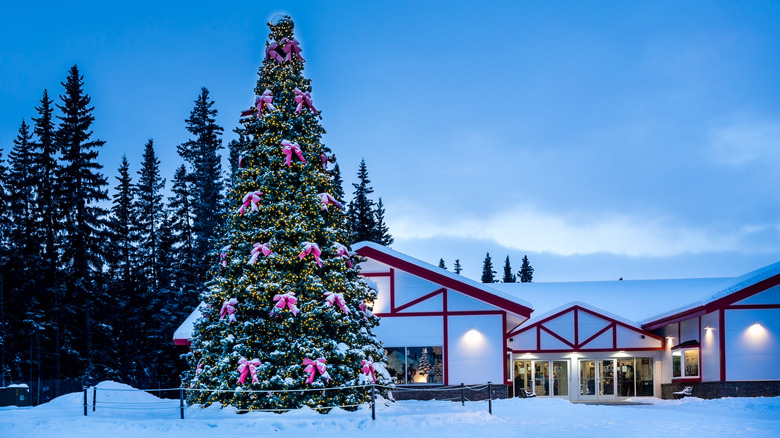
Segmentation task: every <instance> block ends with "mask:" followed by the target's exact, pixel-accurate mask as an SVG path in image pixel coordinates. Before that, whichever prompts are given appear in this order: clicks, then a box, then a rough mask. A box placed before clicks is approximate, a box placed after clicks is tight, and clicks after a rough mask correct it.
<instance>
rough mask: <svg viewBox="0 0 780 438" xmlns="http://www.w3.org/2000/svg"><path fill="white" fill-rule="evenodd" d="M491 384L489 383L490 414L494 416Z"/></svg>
mask: <svg viewBox="0 0 780 438" xmlns="http://www.w3.org/2000/svg"><path fill="white" fill-rule="evenodd" d="M491 389H492V388H491V387H490V382H488V413H489V414H490V415H493V391H491Z"/></svg>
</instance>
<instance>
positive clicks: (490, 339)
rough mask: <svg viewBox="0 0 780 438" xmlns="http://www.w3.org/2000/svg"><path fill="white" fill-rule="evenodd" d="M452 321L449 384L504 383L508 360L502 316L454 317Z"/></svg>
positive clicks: (449, 327)
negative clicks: (505, 352) (505, 364)
mask: <svg viewBox="0 0 780 438" xmlns="http://www.w3.org/2000/svg"><path fill="white" fill-rule="evenodd" d="M448 321H449V322H448V324H449V325H448V338H449V339H448V345H449V348H450V350H449V352H448V358H447V359H448V361H449V367H448V370H449V384H451V385H457V384H460V383H466V384H477V383H487V382H488V381H490V382H494V383H502V382H503V381H504V362H505V361H506V359H505V355H504V345H503V344H504V339H503V330H502V318H501V315H479V316H450V317H448ZM472 328H473V331H471V330H472Z"/></svg>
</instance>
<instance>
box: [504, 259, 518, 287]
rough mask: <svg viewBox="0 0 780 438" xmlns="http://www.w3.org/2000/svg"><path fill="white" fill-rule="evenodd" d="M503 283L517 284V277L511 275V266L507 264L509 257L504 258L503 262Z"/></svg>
mask: <svg viewBox="0 0 780 438" xmlns="http://www.w3.org/2000/svg"><path fill="white" fill-rule="evenodd" d="M501 281H503V282H504V283H517V277H515V274H513V273H512V265H510V264H509V256H506V261H505V262H504V278H502V279H501Z"/></svg>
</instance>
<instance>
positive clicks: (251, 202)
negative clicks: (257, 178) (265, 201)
mask: <svg viewBox="0 0 780 438" xmlns="http://www.w3.org/2000/svg"><path fill="white" fill-rule="evenodd" d="M261 196H263V192H259V191H258V192H247V194H246V195H244V199H242V200H241V201H242V202H243V204H242V205H241V208H239V209H238V215H239V216H241V215H243V214H244V211H245V210H246V209H247V208H249V207H251V210H252V211H260V210H259V209H258V208H257V203H258V202H260V197H261Z"/></svg>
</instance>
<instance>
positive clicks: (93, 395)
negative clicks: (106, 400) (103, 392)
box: [92, 386, 97, 412]
mask: <svg viewBox="0 0 780 438" xmlns="http://www.w3.org/2000/svg"><path fill="white" fill-rule="evenodd" d="M96 399H97V386H93V387H92V412H95V400H96Z"/></svg>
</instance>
